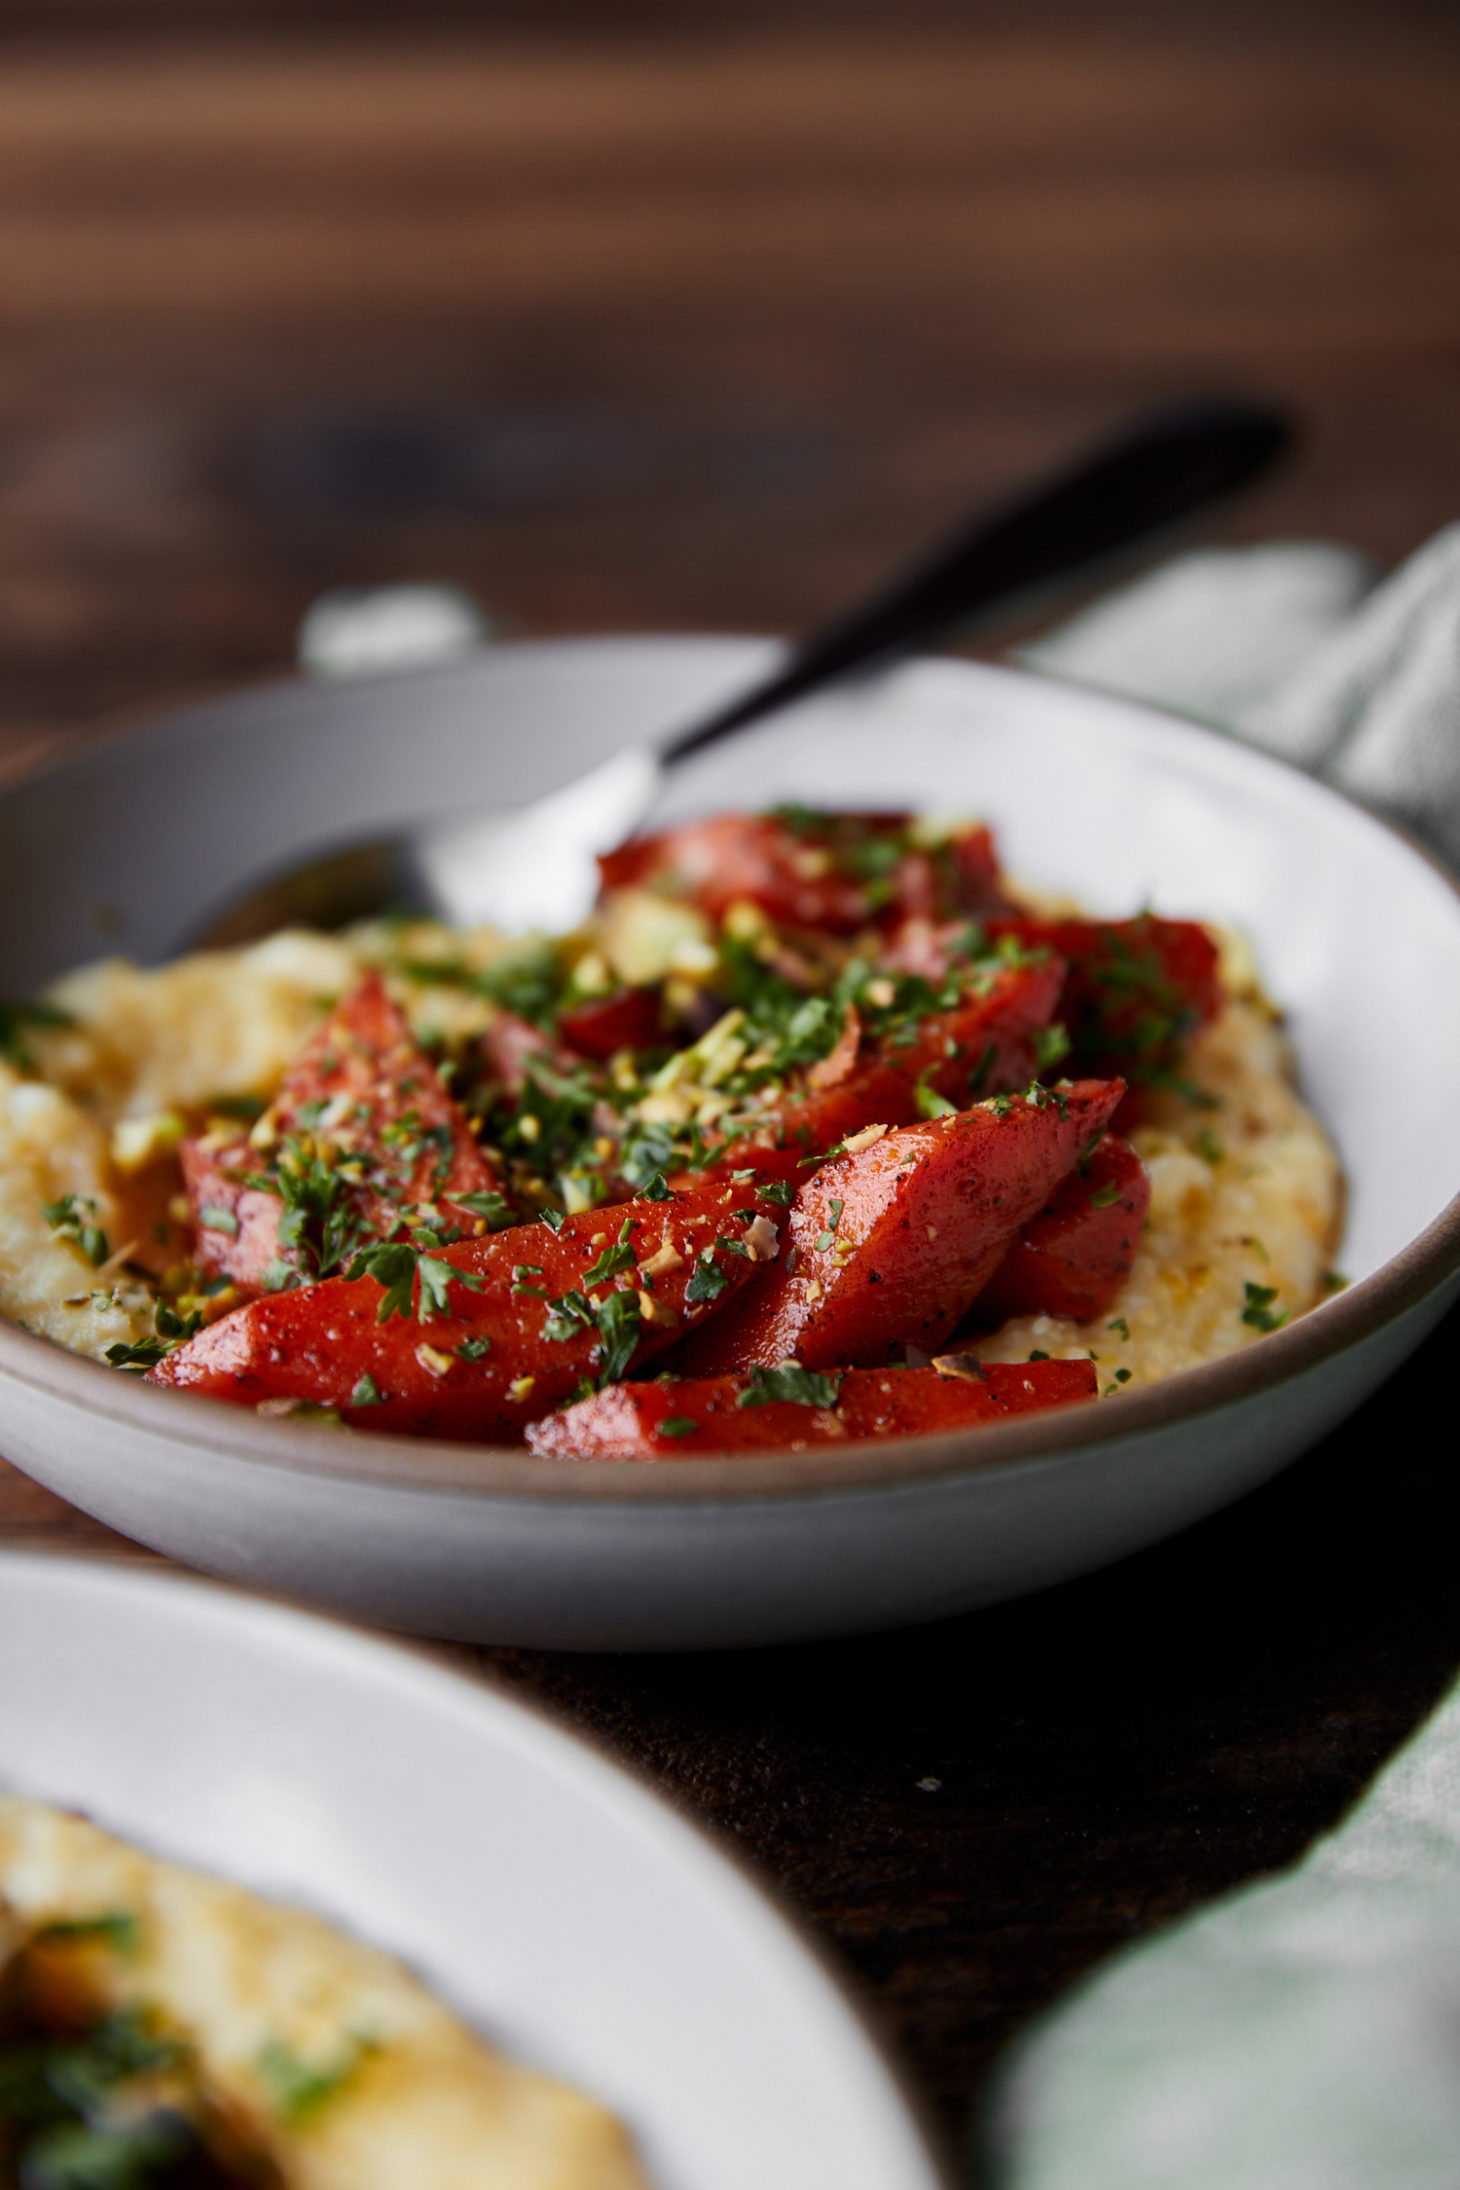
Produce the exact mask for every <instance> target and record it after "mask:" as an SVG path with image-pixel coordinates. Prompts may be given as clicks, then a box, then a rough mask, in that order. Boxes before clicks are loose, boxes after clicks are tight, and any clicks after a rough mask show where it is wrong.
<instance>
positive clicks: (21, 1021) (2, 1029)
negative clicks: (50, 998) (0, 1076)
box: [0, 1004, 76, 1072]
mask: <svg viewBox="0 0 1460 2190" xmlns="http://www.w3.org/2000/svg"><path fill="white" fill-rule="evenodd" d="M75 1024H76V1021H75V1020H74V1019H73V1018H72V1017H71V1014H70V1012H68V1011H57V1009H56V1007H55V1005H54V1004H0V1058H3V1059H4V1061H5V1063H6V1064H7V1065H13V1066H14V1067H15V1070H16V1071H17V1072H33V1071H34V1070H35V1059H34V1058H33V1057H32V1056H31V1054H30V1051H29V1050H28V1049H27V1048H26V1046H25V1033H24V1030H25V1028H26V1027H74V1026H75Z"/></svg>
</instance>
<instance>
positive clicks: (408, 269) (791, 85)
mask: <svg viewBox="0 0 1460 2190" xmlns="http://www.w3.org/2000/svg"><path fill="white" fill-rule="evenodd" d="M1457 92H1460V23H1457V19H1456V16H1455V12H1454V9H1453V7H1451V6H1450V5H1448V4H1437V5H1432V6H1431V5H1424V4H1421V0H1349V4H1344V0H1261V4H1257V0H1220V4H1218V0H1165V4H1157V0H1102V4H1101V5H1100V6H1098V7H1094V6H1087V5H1086V6H1082V5H1080V4H1078V0H1072V4H1070V0H1067V4H1063V5H1062V4H1060V0H1025V4H1023V5H1017V4H1014V0H1008V4H999V0H964V4H962V5H955V4H951V0H950V4H946V5H939V4H937V0H681V4H679V5H674V4H672V0H576V4H575V0H500V4H496V5H491V4H482V5H474V6H467V5H455V6H453V5H450V4H448V0H335V4H333V5H324V4H318V5H316V4H311V0H31V4H25V0H0V766H12V767H13V766H15V765H19V764H21V763H22V762H23V761H24V760H25V759H26V758H27V757H28V756H30V755H32V754H33V753H34V752H35V751H36V749H37V748H38V747H43V746H44V745H45V744H47V743H48V742H50V741H51V740H53V739H54V738H55V737H56V736H57V735H58V734H64V733H66V732H68V731H69V732H71V733H73V734H74V733H75V731H76V730H77V729H78V728H79V727H80V726H82V725H87V724H91V723H93V722H96V721H98V720H99V719H101V718H104V717H110V716H113V715H115V714H116V713H118V712H119V711H120V712H123V713H134V712H135V711H136V710H138V709H139V708H146V707H148V706H150V705H152V704H154V703H156V702H158V701H160V700H163V699H170V698H172V697H174V696H181V695H183V694H187V693H195V692H198V691H201V690H207V689H212V688H216V687H217V686H218V685H219V684H221V683H225V682H227V681H229V680H234V679H238V678H252V677H257V676H259V675H261V674H264V673H269V672H273V671H277V670H279V669H281V668H283V667H284V666H286V665H287V664H288V663H289V661H290V660H291V657H292V653H293V646H294V638H295V632H296V628H297V625H298V621H299V617H300V615H301V612H302V611H303V609H304V608H305V606H306V605H307V604H308V602H309V601H310V600H311V598H312V597H313V596H315V595H316V594H317V593H319V592H320V591H321V590H322V589H324V588H326V587H329V586H334V585H341V584H362V583H363V584H372V583H380V582H390V581H396V580H407V579H421V578H440V579H446V580H451V581H455V582H457V583H459V584H462V585H465V586H467V587H469V588H470V589H471V590H472V591H473V592H475V593H477V594H478V595H480V596H481V598H482V599H483V600H484V601H485V602H486V603H487V604H488V606H489V607H490V609H491V610H492V611H493V613H494V614H495V615H496V616H497V617H498V618H499V619H500V620H501V622H502V624H503V626H504V627H505V628H508V629H510V630H513V631H518V632H522V633H531V634H551V633H560V632H568V631H582V630H620V629H635V630H649V629H668V628H678V629H755V630H786V629H792V628H795V627H797V626H801V625H804V624H806V623H808V622H809V621H810V620H811V619H813V618H814V617H816V616H818V615H819V614H821V613H823V612H824V611H826V610H828V609H830V608H833V607H835V606H836V605H837V604H838V603H840V602H841V601H842V600H844V599H845V598H846V597H847V596H848V595H850V594H851V593H852V592H853V591H854V590H855V589H856V588H857V587H859V586H860V585H862V584H863V583H864V582H866V581H868V580H870V579H872V578H874V577H876V576H877V575H878V574H879V573H880V572H881V571H882V569H883V568H885V567H888V566H890V565H892V564H893V563H895V562H896V561H897V559H898V558H899V556H901V555H902V554H903V553H904V552H905V551H907V550H908V549H910V548H913V547H915V546H917V545H918V544H919V543H921V542H922V541H923V540H924V539H926V538H928V537H929V536H931V535H934V534H936V533H937V532H938V531H939V529H940V528H942V527H943V526H944V525H946V524H947V523H949V522H950V521H952V520H953V519H954V518H956V517H957V516H958V515H960V514H961V513H962V512H963V511H964V510H966V509H967V508H969V507H970V506H971V505H973V504H975V503H976V502H977V501H978V500H979V499H980V498H981V497H983V496H985V495H989V494H993V493H996V492H997V491H998V490H999V489H1001V488H1003V487H1005V486H1006V485H1009V484H1012V483H1014V482H1017V481H1019V480H1021V479H1022V478H1024V477H1025V476H1026V475H1028V474H1029V473H1030V472H1032V471H1033V470H1035V469H1037V468H1038V467H1039V466H1041V465H1043V464H1045V463H1047V462H1050V461H1052V460H1054V459H1056V458H1058V457H1059V456H1060V455H1061V454H1062V453H1063V452H1064V451H1065V450H1066V449H1068V448H1069V447H1070V446H1071V445H1073V444H1076V443H1078V442H1079V441H1080V440H1081V439H1082V438H1083V437H1085V436H1088V435H1089V434H1091V433H1092V432H1096V431H1099V430H1101V429H1104V428H1106V427H1108V426H1109V425H1111V424H1112V423H1114V422H1115V421H1116V420H1118V419H1119V418H1120V417H1122V416H1123V415H1124V414H1126V413H1128V412H1129V411H1131V410H1132V409H1135V408H1138V407H1139V406H1141V405H1143V404H1146V403H1148V402H1150V401H1152V400H1153V399H1160V398H1162V397H1166V396H1169V395H1173V394H1183V393H1187V392H1190V391H1193V390H1196V391H1201V390H1206V389H1235V390H1252V391H1256V392H1266V393H1270V394H1275V395H1277V396H1279V397H1281V398H1285V399H1287V400H1289V401H1291V403H1292V404H1293V405H1294V406H1295V407H1296V409H1297V410H1298V412H1299V413H1300V414H1301V415H1302V417H1303V419H1304V420H1305V422H1306V426H1307V434H1306V439H1305V442H1304V446H1303V450H1302V452H1301V454H1300V456H1299V458H1298V459H1297V460H1296V461H1295V462H1293V463H1292V464H1290V465H1289V466H1288V467H1287V468H1286V469H1285V470H1284V471H1283V472H1282V474H1281V475H1280V476H1275V477H1274V479H1273V481H1272V483H1271V484H1270V485H1267V486H1265V487H1264V488H1263V489H1262V491H1261V492H1260V493H1258V494H1255V495H1253V496H1252V497H1250V498H1249V499H1248V500H1247V501H1246V502H1245V503H1244V504H1243V505H1242V506H1241V507H1240V509H1238V510H1236V511H1235V512H1233V513H1232V514H1231V515H1230V517H1229V518H1227V519H1226V520H1225V521H1224V525H1223V528H1222V529H1223V531H1224V534H1225V536H1226V537H1228V538H1258V537H1272V536H1278V535H1293V534H1308V535H1324V536H1331V537H1336V538H1340V539H1344V540H1348V541H1350V542H1353V543H1355V544H1357V545H1359V546H1361V547H1364V548H1366V549H1368V550H1369V551H1371V552H1372V553H1373V554H1374V555H1375V556H1377V557H1378V558H1379V559H1380V560H1381V561H1382V562H1385V563H1389V562H1392V561H1394V560H1395V559H1397V558H1399V557H1401V556H1403V555H1404V554H1405V553H1406V552H1407V551H1408V550H1409V549H1410V548H1412V547H1413V546H1415V545H1416V544H1417V543H1418V542H1419V541H1420V540H1421V539H1423V538H1424V537H1425V535H1426V534H1427V533H1429V532H1430V531H1432V530H1433V529H1434V528H1435V527H1436V526H1438V525H1439V524H1441V523H1443V522H1444V521H1445V520H1447V519H1448V518H1451V517H1453V516H1455V515H1456V514H1460V240H1457V222H1456V213H1457V208H1460V130H1457V128H1456V124H1455V116H1456V113H1457ZM998 636H999V635H998V634H995V635H993V637H991V638H990V640H989V642H988V643H989V644H993V643H994V638H997V637H998Z"/></svg>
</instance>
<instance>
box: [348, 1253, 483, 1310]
mask: <svg viewBox="0 0 1460 2190" xmlns="http://www.w3.org/2000/svg"><path fill="white" fill-rule="evenodd" d="M345 1276H346V1277H347V1278H348V1279H349V1280H350V1282H351V1283H352V1284H354V1283H355V1282H356V1281H357V1280H358V1279H360V1278H362V1277H369V1278H374V1280H375V1282H376V1284H377V1285H379V1286H382V1287H383V1288H384V1292H383V1296H382V1298H381V1302H380V1306H379V1307H378V1308H377V1309H376V1311H375V1320H376V1322H377V1323H388V1322H389V1321H390V1319H391V1317H392V1316H402V1317H406V1318H409V1317H410V1315H411V1313H412V1298H413V1295H414V1292H415V1286H416V1280H417V1278H419V1279H420V1283H421V1305H420V1315H421V1317H422V1319H424V1317H425V1316H427V1315H433V1316H438V1315H439V1316H445V1315H450V1313H451V1305H450V1300H449V1298H448V1293H449V1288H450V1287H451V1286H453V1285H465V1286H467V1287H468V1288H469V1289H470V1290H471V1291H472V1292H474V1293H479V1292H480V1291H481V1290H482V1287H483V1286H484V1285H485V1283H486V1280H485V1278H481V1277H478V1276H476V1275H475V1273H474V1272H472V1271H470V1270H458V1269H457V1268H456V1267H455V1265H454V1264H452V1263H449V1262H442V1261H441V1260H440V1259H439V1258H438V1257H437V1256H435V1255H430V1254H423V1253H421V1252H419V1251H418V1250H417V1249H416V1248H414V1247H410V1246H408V1245H407V1244H406V1242H405V1241H404V1240H387V1241H382V1242H381V1243H380V1244H379V1245H377V1246H375V1247H367V1248H366V1249H365V1250H364V1251H363V1253H361V1254H358V1255H356V1257H355V1259H354V1261H353V1262H352V1263H351V1264H350V1267H349V1269H348V1270H347V1271H346V1272H345Z"/></svg>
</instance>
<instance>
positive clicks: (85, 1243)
mask: <svg viewBox="0 0 1460 2190" xmlns="http://www.w3.org/2000/svg"><path fill="white" fill-rule="evenodd" d="M41 1215H42V1216H43V1217H44V1218H45V1220H46V1222H47V1224H48V1225H49V1226H50V1228H51V1230H52V1231H53V1232H54V1233H56V1235H57V1236H58V1237H59V1238H61V1239H68V1240H70V1241H72V1242H73V1244H74V1245H75V1246H77V1247H79V1248H80V1249H81V1252H82V1254H83V1255H85V1257H86V1259H87V1261H88V1262H89V1263H90V1264H91V1266H92V1268H93V1269H99V1268H100V1266H101V1264H102V1263H104V1262H105V1261H106V1258H107V1256H108V1255H109V1254H110V1253H111V1249H110V1247H109V1246H108V1245H107V1237H106V1234H105V1232H104V1231H103V1230H102V1228H101V1226H100V1225H99V1224H98V1223H97V1222H96V1203H95V1202H94V1201H92V1200H91V1198H90V1196H89V1195H85V1194H63V1195H62V1196H61V1199H60V1200H59V1201H48V1202H42V1204H41Z"/></svg>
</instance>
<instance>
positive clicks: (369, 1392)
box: [350, 1369, 380, 1407]
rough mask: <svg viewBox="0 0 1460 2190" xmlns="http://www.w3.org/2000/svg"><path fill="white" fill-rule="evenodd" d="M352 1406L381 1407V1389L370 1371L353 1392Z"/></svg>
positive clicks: (351, 1395)
mask: <svg viewBox="0 0 1460 2190" xmlns="http://www.w3.org/2000/svg"><path fill="white" fill-rule="evenodd" d="M350 1405H351V1406H352V1407H378V1406H379V1405H380V1387H379V1385H378V1384H377V1383H376V1381H375V1379H374V1377H373V1376H372V1375H371V1374H370V1372H369V1370H368V1369H367V1370H366V1372H365V1374H364V1375H363V1376H362V1377H361V1379H360V1381H359V1383H358V1384H357V1385H356V1386H355V1389H354V1390H353V1391H352V1392H351V1394H350Z"/></svg>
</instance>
